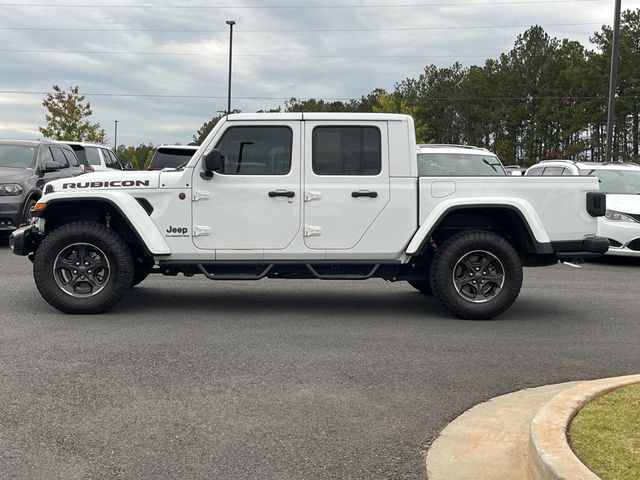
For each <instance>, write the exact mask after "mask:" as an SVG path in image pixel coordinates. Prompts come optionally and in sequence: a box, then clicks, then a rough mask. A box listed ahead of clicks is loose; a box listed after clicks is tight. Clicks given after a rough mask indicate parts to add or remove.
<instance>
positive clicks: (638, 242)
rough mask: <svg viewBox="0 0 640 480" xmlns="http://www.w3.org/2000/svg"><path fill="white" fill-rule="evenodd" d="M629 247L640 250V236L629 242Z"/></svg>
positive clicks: (636, 250)
mask: <svg viewBox="0 0 640 480" xmlns="http://www.w3.org/2000/svg"><path fill="white" fill-rule="evenodd" d="M627 248H628V249H629V250H633V251H635V252H640V238H636V239H635V240H632V241H631V242H629V243H628V244H627Z"/></svg>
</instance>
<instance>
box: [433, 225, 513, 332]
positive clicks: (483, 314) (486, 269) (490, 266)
mask: <svg viewBox="0 0 640 480" xmlns="http://www.w3.org/2000/svg"><path fill="white" fill-rule="evenodd" d="M430 279H431V288H432V289H433V292H434V294H435V296H436V298H437V299H438V300H439V301H440V302H441V303H442V305H443V306H444V307H445V308H446V309H447V310H449V311H450V312H451V313H453V314H454V315H456V316H457V317H459V318H463V319H466V320H488V319H491V318H494V317H496V316H497V315H500V314H501V313H503V312H504V311H505V310H507V309H508V308H509V307H510V306H511V305H512V304H513V302H515V300H516V298H517V297H518V294H519V293H520V288H521V287H522V262H521V261H520V257H519V255H518V252H516V250H515V249H514V248H513V247H512V246H511V244H510V243H509V242H507V241H506V240H505V239H504V238H502V237H501V236H499V235H496V234H495V233H492V232H487V231H472V232H461V233H458V234H456V235H454V236H452V237H451V238H449V239H448V240H447V241H446V242H445V243H444V244H443V245H442V246H440V248H438V250H437V251H436V253H435V255H434V257H433V262H432V264H431V275H430Z"/></svg>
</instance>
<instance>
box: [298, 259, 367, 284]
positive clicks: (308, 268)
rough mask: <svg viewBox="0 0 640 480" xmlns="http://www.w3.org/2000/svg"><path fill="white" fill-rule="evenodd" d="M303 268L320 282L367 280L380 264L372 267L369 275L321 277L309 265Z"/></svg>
mask: <svg viewBox="0 0 640 480" xmlns="http://www.w3.org/2000/svg"><path fill="white" fill-rule="evenodd" d="M305 267H307V270H309V273H311V275H313V276H314V278H317V279H320V280H367V279H369V278H371V277H373V274H374V273H376V271H377V270H378V268H380V264H377V265H374V266H373V268H372V269H371V270H370V271H369V273H367V274H365V275H349V274H342V275H340V274H338V275H323V274H320V273H318V272H317V271H316V269H314V268H313V266H311V264H310V263H307V264H306V265H305Z"/></svg>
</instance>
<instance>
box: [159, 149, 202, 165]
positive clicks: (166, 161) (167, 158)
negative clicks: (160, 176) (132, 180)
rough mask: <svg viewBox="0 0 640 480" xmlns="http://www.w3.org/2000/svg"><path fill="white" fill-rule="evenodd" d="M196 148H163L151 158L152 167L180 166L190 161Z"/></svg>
mask: <svg viewBox="0 0 640 480" xmlns="http://www.w3.org/2000/svg"><path fill="white" fill-rule="evenodd" d="M194 153H196V152H195V150H187V149H182V148H163V149H162V150H158V151H157V152H156V154H155V155H154V156H153V159H152V160H151V167H152V168H158V169H160V168H178V167H179V166H181V165H183V164H184V163H185V162H188V161H189V159H190V158H191V157H193V154H194Z"/></svg>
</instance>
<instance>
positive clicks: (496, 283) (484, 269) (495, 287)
mask: <svg viewBox="0 0 640 480" xmlns="http://www.w3.org/2000/svg"><path fill="white" fill-rule="evenodd" d="M504 281H505V273H504V266H503V265H502V262H501V261H500V260H498V257H496V256H495V255H493V254H492V253H489V252H487V251H485V250H474V251H472V252H469V253H466V254H464V255H463V256H462V257H461V258H460V259H459V260H458V262H457V263H456V265H455V267H454V268H453V286H454V287H455V289H456V292H457V293H458V295H459V296H460V297H462V298H463V299H465V300H467V301H469V302H472V303H485V302H488V301H490V300H492V299H494V298H495V297H496V296H497V295H498V294H499V293H500V292H501V291H502V287H503V286H504Z"/></svg>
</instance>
